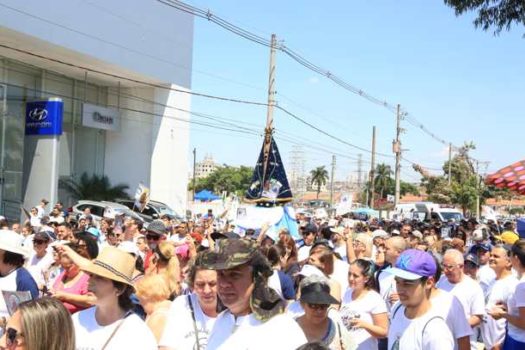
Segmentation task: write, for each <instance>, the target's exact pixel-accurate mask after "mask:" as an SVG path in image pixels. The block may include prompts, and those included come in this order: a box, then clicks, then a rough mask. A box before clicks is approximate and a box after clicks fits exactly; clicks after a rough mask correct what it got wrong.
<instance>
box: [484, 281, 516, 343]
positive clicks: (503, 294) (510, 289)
mask: <svg viewBox="0 0 525 350" xmlns="http://www.w3.org/2000/svg"><path fill="white" fill-rule="evenodd" d="M517 284H518V279H517V278H516V277H514V276H513V275H512V274H511V275H509V276H507V277H505V278H502V279H500V280H495V281H494V282H493V283H492V285H491V286H490V287H489V290H488V297H487V306H486V308H487V310H490V309H492V308H493V307H494V305H496V304H497V303H501V302H502V303H504V304H506V303H507V300H508V299H509V297H510V296H511V295H512V293H514V290H515V289H516V285H517ZM506 325H507V321H506V320H505V319H504V318H500V319H499V320H497V321H496V320H495V319H493V318H492V317H491V316H490V315H485V317H484V320H483V322H482V323H481V327H480V328H481V336H482V337H483V343H485V347H486V348H487V349H492V348H493V347H494V346H495V345H496V344H499V343H501V342H502V341H503V339H504V338H505V326H506Z"/></svg>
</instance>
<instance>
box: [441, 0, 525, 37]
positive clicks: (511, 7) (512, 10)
mask: <svg viewBox="0 0 525 350" xmlns="http://www.w3.org/2000/svg"><path fill="white" fill-rule="evenodd" d="M445 4H446V5H448V6H450V7H452V8H453V9H454V10H455V12H456V16H460V15H463V14H465V13H467V12H471V11H477V17H476V19H474V26H475V27H476V28H481V29H483V30H485V31H487V30H489V29H490V28H491V27H494V28H495V30H494V35H496V34H499V33H501V31H502V30H503V29H506V30H507V31H508V30H510V27H511V26H512V24H522V25H525V3H524V2H523V0H445Z"/></svg>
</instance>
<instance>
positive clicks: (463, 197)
mask: <svg viewBox="0 0 525 350" xmlns="http://www.w3.org/2000/svg"><path fill="white" fill-rule="evenodd" d="M477 181H478V176H477V175H475V174H473V175H471V176H470V177H469V178H468V179H467V180H466V181H463V182H453V183H452V184H451V191H450V200H451V202H452V203H454V204H457V205H459V206H460V207H461V210H463V215H466V214H467V211H468V210H471V211H475V210H476V197H477V195H478V191H479V190H478V188H477V187H476V182H477Z"/></svg>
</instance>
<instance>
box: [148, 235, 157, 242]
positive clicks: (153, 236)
mask: <svg viewBox="0 0 525 350" xmlns="http://www.w3.org/2000/svg"><path fill="white" fill-rule="evenodd" d="M146 239H148V240H150V241H158V240H159V239H160V236H158V235H146Z"/></svg>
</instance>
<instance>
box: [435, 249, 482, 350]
mask: <svg viewBox="0 0 525 350" xmlns="http://www.w3.org/2000/svg"><path fill="white" fill-rule="evenodd" d="M464 263H465V261H464V258H463V254H461V252H460V251H459V250H456V249H449V250H447V251H446V252H445V254H444V255H443V264H442V266H443V272H444V273H445V276H443V277H441V279H440V280H439V282H438V288H440V289H443V290H445V291H447V292H450V293H452V294H453V295H455V296H456V297H457V298H458V299H459V301H460V302H461V304H462V305H463V309H464V311H465V316H466V317H467V320H468V322H469V324H470V326H471V327H472V328H475V327H477V326H479V325H480V324H481V321H482V320H483V315H484V314H485V300H484V297H483V290H482V289H481V287H480V285H479V283H478V282H476V281H474V280H473V279H472V278H470V277H469V276H467V275H465V273H464V272H463V264H464ZM476 333H477V332H474V335H472V336H471V337H470V346H471V349H472V350H475V349H476V348H477V345H476V340H477V339H476V336H475V334H476Z"/></svg>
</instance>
